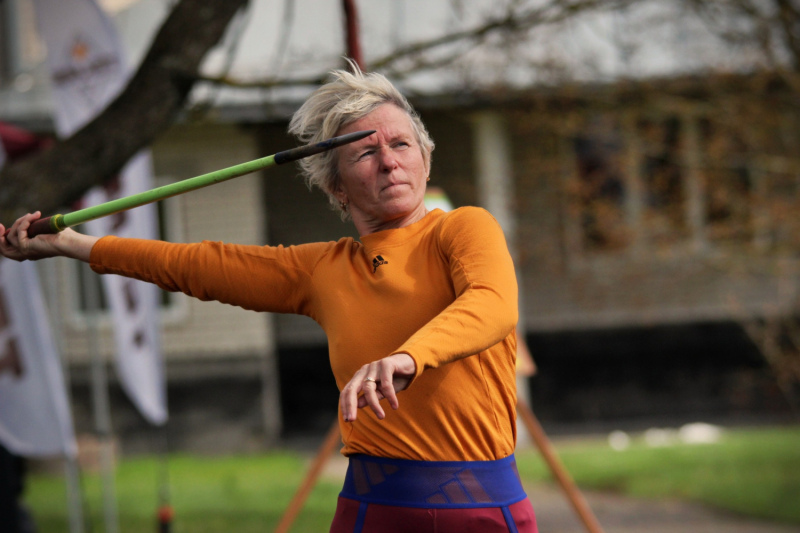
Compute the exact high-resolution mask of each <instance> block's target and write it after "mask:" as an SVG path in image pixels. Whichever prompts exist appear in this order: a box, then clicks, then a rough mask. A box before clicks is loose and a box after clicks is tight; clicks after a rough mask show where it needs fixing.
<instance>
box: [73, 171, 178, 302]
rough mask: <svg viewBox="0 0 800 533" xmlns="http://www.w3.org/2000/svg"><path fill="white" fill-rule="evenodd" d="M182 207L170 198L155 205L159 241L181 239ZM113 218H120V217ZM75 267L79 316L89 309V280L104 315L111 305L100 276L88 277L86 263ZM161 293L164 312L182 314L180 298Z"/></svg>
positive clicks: (74, 296) (76, 299)
mask: <svg viewBox="0 0 800 533" xmlns="http://www.w3.org/2000/svg"><path fill="white" fill-rule="evenodd" d="M159 181H161V180H159ZM180 206H181V202H180V199H179V198H169V199H167V200H163V201H160V202H156V203H155V208H156V212H157V214H158V238H159V239H162V240H165V241H173V242H174V241H176V240H179V239H180V236H181V233H182V231H181V228H180V220H181V215H180V209H181V207H180ZM111 216H112V217H118V216H119V215H111ZM82 229H83V228H82V227H80V226H79V227H77V228H76V230H77V231H81V230H82ZM75 265H76V266H75V268H74V272H73V274H72V275H73V276H74V277H73V279H76V283H75V291H76V292H77V294H74V295H73V301H76V302H77V305H78V311H79V314H81V315H85V313H86V312H87V311H88V309H89V301H88V300H87V294H88V293H89V291H87V289H88V287H87V286H86V280H87V279H89V280H92V281H93V282H94V284H95V285H94V287H93V288H94V289H95V290H96V291H97V292H96V293H95V294H96V295H97V298H98V299H99V302H97V305H99V309H100V311H101V312H103V313H104V312H106V311H107V310H108V306H109V304H108V301H107V299H106V296H105V290H104V287H103V284H102V282H101V281H100V280H101V278H100V276H96V275H94V274H92V275H91V276H86V275H85V274H86V271H87V270H89V266H88V265H86V264H85V263H79V262H75ZM159 292H160V301H161V309H162V312H167V313H168V314H180V311H179V309H178V308H179V307H180V296H179V295H176V294H175V293H172V292H168V291H162V290H160V291H159Z"/></svg>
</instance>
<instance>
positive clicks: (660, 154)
mask: <svg viewBox="0 0 800 533" xmlns="http://www.w3.org/2000/svg"><path fill="white" fill-rule="evenodd" d="M634 134H635V135H636V137H637V139H638V141H639V145H640V147H641V153H640V154H637V155H638V156H639V158H640V159H639V161H638V173H639V175H638V176H637V177H638V179H639V180H640V182H641V185H642V190H643V198H642V199H641V201H642V204H643V205H642V207H643V209H642V220H641V222H642V227H641V231H642V232H643V233H644V236H645V239H646V240H647V242H648V243H650V244H652V245H670V244H675V243H677V242H679V241H681V240H685V239H687V238H688V237H689V235H688V225H687V212H686V209H687V198H686V188H685V186H684V180H685V172H684V168H683V165H682V163H683V154H682V153H681V149H682V148H683V143H682V139H681V122H680V120H679V119H678V117H675V116H670V117H666V118H643V119H641V120H639V121H638V123H637V126H636V131H635V132H634Z"/></svg>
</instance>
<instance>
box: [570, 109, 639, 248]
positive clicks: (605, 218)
mask: <svg viewBox="0 0 800 533" xmlns="http://www.w3.org/2000/svg"><path fill="white" fill-rule="evenodd" d="M573 147H574V150H575V157H576V180H575V190H574V191H573V196H574V202H575V203H576V204H577V205H576V207H577V210H578V212H579V213H580V215H579V216H580V221H579V223H580V230H581V232H580V233H581V238H582V241H583V242H582V247H583V249H584V250H586V251H598V250H616V249H620V248H623V247H625V246H626V245H627V243H628V231H627V224H626V221H625V213H624V201H625V188H624V168H623V161H624V146H623V142H622V136H621V134H620V130H619V124H618V123H617V122H616V121H614V120H612V119H611V118H609V117H596V118H594V119H593V120H592V121H590V123H589V124H588V125H587V127H586V128H585V130H584V131H583V132H582V133H581V134H580V135H578V136H576V137H575V138H574V139H573Z"/></svg>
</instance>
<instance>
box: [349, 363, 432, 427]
mask: <svg viewBox="0 0 800 533" xmlns="http://www.w3.org/2000/svg"><path fill="white" fill-rule="evenodd" d="M416 372H417V363H416V362H415V361H414V359H413V358H412V357H411V356H410V355H408V354H407V353H398V354H394V355H390V356H388V357H384V358H383V359H379V360H377V361H375V362H373V363H369V364H367V365H364V366H362V367H361V368H360V369H359V371H358V372H356V373H355V374H354V375H353V377H352V379H350V381H349V382H348V383H347V385H345V386H344V388H342V392H341V394H339V405H340V407H341V408H342V416H343V417H344V420H345V422H352V421H354V420H355V419H356V417H357V416H358V410H359V409H361V408H363V407H366V406H369V407H370V408H371V409H372V410H373V412H374V413H375V415H376V416H377V417H378V419H380V420H383V419H384V418H385V417H386V413H384V411H383V408H382V407H381V404H380V401H381V400H382V399H384V398H386V399H387V400H389V405H390V406H391V407H392V409H397V408H398V407H400V403H399V402H398V401H397V393H398V392H400V391H401V390H403V389H405V388H406V387H408V384H409V383H411V379H412V378H413V377H414V375H415V374H416ZM361 392H363V394H362V395H361V396H359V393H361Z"/></svg>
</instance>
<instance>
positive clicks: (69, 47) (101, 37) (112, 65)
mask: <svg viewBox="0 0 800 533" xmlns="http://www.w3.org/2000/svg"><path fill="white" fill-rule="evenodd" d="M34 5H35V7H36V13H37V19H38V22H39V28H40V31H41V34H42V37H43V39H44V40H45V43H46V44H47V50H48V54H47V60H48V64H49V66H50V72H51V78H52V81H53V98H54V100H55V104H56V105H55V123H56V130H57V133H58V135H59V136H60V137H67V136H69V135H71V134H72V133H74V132H75V131H77V130H78V129H79V128H81V127H82V126H84V125H85V124H86V123H88V122H89V121H90V120H91V119H92V118H94V117H95V116H96V115H97V114H98V113H99V112H100V111H101V110H103V109H104V108H105V106H107V105H108V104H109V103H110V102H111V101H112V100H113V99H114V98H115V97H116V96H117V94H118V93H119V92H120V91H121V90H122V88H123V87H124V86H125V84H126V83H127V81H128V78H129V76H130V70H129V69H128V68H127V66H126V64H125V59H124V57H123V56H124V54H123V51H122V46H121V43H120V41H119V38H118V35H117V32H116V29H115V28H114V26H113V24H112V23H111V20H110V19H109V18H108V17H107V16H106V14H105V13H104V12H103V11H102V10H101V9H100V7H99V6H98V5H97V4H96V3H95V2H94V1H93V0H34ZM152 182H153V178H152V164H151V159H150V154H149V151H143V152H140V153H139V154H137V155H136V156H134V157H133V158H132V159H131V161H129V162H128V164H127V165H126V166H125V168H124V169H123V170H122V171H121V172H120V175H119V176H118V177H117V179H115V180H113V181H112V183H111V184H109V185H106V186H105V187H103V188H96V189H94V190H92V191H90V192H89V193H88V194H87V195H86V196H85V197H84V205H85V206H87V207H88V206H92V205H97V204H98V203H102V202H106V201H108V200H112V199H114V198H119V197H122V196H128V195H130V194H135V193H138V192H142V191H145V190H148V189H151V188H152V187H153V183H152ZM86 228H87V231H88V232H89V233H91V234H93V235H98V236H100V235H107V234H114V235H118V236H120V237H139V238H145V239H153V238H157V236H158V235H157V222H156V211H155V206H153V205H146V206H142V207H139V208H136V209H134V210H132V211H127V212H124V213H120V214H118V215H115V216H111V217H105V218H102V219H98V220H95V221H92V222H91V223H89V224H86ZM102 279H103V287H104V288H105V292H106V296H107V299H108V302H109V305H110V308H111V313H112V316H113V322H114V338H115V352H116V357H115V362H116V369H117V374H118V376H119V379H120V382H121V384H122V387H123V388H124V389H125V391H126V393H127V394H128V396H129V397H130V398H131V400H132V401H133V403H134V404H135V405H136V406H137V408H138V409H139V411H140V412H141V413H142V414H143V415H144V417H145V418H146V419H147V420H148V421H149V422H150V423H152V424H156V425H161V424H163V423H165V422H166V420H167V405H166V403H167V402H166V384H165V380H164V368H163V360H162V355H161V346H160V327H159V306H158V300H159V293H158V289H157V287H155V286H154V285H151V284H147V283H143V282H140V281H136V280H131V279H128V278H122V277H119V276H110V275H109V276H103V277H102Z"/></svg>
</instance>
